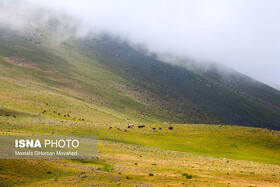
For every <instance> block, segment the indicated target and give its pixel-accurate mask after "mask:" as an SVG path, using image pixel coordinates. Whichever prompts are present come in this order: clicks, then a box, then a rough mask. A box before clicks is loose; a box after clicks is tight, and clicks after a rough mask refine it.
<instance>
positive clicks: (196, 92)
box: [0, 29, 280, 129]
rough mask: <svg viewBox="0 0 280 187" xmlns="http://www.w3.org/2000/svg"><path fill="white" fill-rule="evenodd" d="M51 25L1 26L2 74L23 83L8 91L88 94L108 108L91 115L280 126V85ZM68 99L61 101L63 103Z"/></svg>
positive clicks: (19, 105) (80, 98) (82, 98)
mask: <svg viewBox="0 0 280 187" xmlns="http://www.w3.org/2000/svg"><path fill="white" fill-rule="evenodd" d="M45 33H46V34H45V35H44V36H42V35H41V34H39V33H38V32H37V31H36V29H34V30H33V31H32V32H31V34H30V32H28V33H25V34H24V35H22V34H19V33H17V32H14V33H13V32H7V31H6V30H1V35H0V56H1V60H0V65H1V79H0V81H1V82H2V84H3V85H4V84H5V85H8V84H14V86H15V87H16V86H18V88H13V89H10V90H9V89H6V90H3V87H2V92H4V93H6V94H7V93H12V94H14V95H15V96H21V93H20V91H19V90H20V89H21V88H20V87H24V89H30V86H31V87H32V86H33V87H36V89H38V92H39V91H42V90H46V91H47V92H48V93H51V95H54V98H53V99H54V100H56V99H57V95H60V96H59V97H63V99H65V98H64V97H67V98H69V99H70V98H71V99H74V100H77V101H79V102H85V103H88V105H91V106H90V107H93V108H95V110H97V109H98V111H99V113H98V114H97V113H96V114H94V115H95V116H98V115H99V116H100V115H102V116H104V117H102V118H101V119H99V118H98V120H97V119H91V118H90V117H88V119H91V120H92V122H109V121H115V122H117V121H120V122H122V121H127V122H130V121H132V122H164V121H170V122H175V123H208V124H213V123H216V124H236V125H244V126H256V127H267V128H272V129H280V126H279V122H278V121H279V119H280V111H279V107H280V106H279V100H280V99H279V98H280V94H279V91H276V90H274V89H272V88H270V87H268V86H266V85H264V84H261V83H258V82H256V81H253V82H254V84H253V83H252V84H251V82H252V81H251V82H246V81H244V78H242V76H243V75H238V76H237V75H236V76H233V78H232V77H230V78H227V79H224V78H222V77H221V76H220V75H219V74H217V73H215V72H210V71H208V72H207V73H205V72H203V73H202V72H197V71H193V70H188V69H186V68H181V67H176V66H173V65H169V64H166V63H163V62H161V61H159V60H157V58H156V57H155V56H149V55H146V54H145V53H143V52H141V51H139V50H136V49H134V48H132V47H130V46H129V45H128V44H126V43H123V42H119V41H118V40H116V39H114V38H111V37H108V36H104V37H101V38H98V39H97V38H92V37H87V38H84V39H68V40H66V41H63V42H62V43H61V44H56V43H52V42H51V41H50V36H49V35H48V32H47V29H46V32H45ZM245 79H246V80H249V78H245ZM20 81H21V82H20ZM17 90H18V92H17ZM31 91H34V90H32V89H31V90H30V92H31ZM33 94H34V95H36V93H33ZM49 97H50V96H48V94H46V95H43V96H42V95H40V97H38V100H36V101H34V102H36V103H45V102H46V101H48V99H49ZM25 99H26V98H25ZM28 99H30V98H28ZM63 99H62V100H63ZM23 100H24V99H23ZM7 103H8V102H7V101H3V100H2V102H1V105H2V106H3V107H8V108H11V109H17V110H18V109H20V108H22V110H24V111H27V110H29V111H27V112H29V113H32V114H36V110H35V109H32V106H31V105H30V107H29V108H28V107H24V103H17V104H11V105H7ZM64 103H65V102H64ZM74 103H75V102H74ZM74 103H73V104H72V105H75V104H74ZM56 104H57V103H56ZM67 106H68V105H67V104H63V105H62V104H57V108H65V107H67ZM68 107H70V106H68ZM72 107H74V106H72ZM38 108H39V107H38ZM81 113H82V112H81ZM49 115H54V114H49ZM111 115H113V116H115V117H111ZM108 119H110V120H108Z"/></svg>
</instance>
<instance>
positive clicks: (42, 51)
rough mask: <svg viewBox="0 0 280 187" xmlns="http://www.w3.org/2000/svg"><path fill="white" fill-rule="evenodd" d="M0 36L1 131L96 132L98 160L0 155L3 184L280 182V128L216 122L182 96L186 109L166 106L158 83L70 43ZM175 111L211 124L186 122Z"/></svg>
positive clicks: (102, 184) (251, 183)
mask: <svg viewBox="0 0 280 187" xmlns="http://www.w3.org/2000/svg"><path fill="white" fill-rule="evenodd" d="M0 40H1V43H0V133H1V136H5V135H16V134H20V135H24V134H28V135H30V134H55V135H69V134H75V135H79V134H80V135H97V137H98V159H96V160H36V159H34V160H9V159H8V160H0V186H136V185H137V186H247V187H248V186H277V187H279V186H280V182H279V181H280V131H277V130H269V129H265V128H254V127H241V126H234V125H227V124H226V123H224V124H223V125H220V124H218V125H217V124H216V123H214V122H221V121H222V119H220V118H219V117H218V116H216V115H214V114H210V113H207V112H205V111H202V110H200V109H199V108H198V107H197V106H195V105H194V104H193V103H191V102H189V101H185V100H184V103H183V104H184V105H185V104H189V106H190V108H187V109H186V110H187V111H181V110H179V109H178V111H176V110H177V109H174V110H172V111H168V110H165V107H166V106H168V107H170V103H165V101H164V100H165V98H164V99H160V98H159V96H161V95H153V93H154V92H152V91H151V90H152V88H153V89H156V87H149V84H147V85H141V86H140V87H141V88H144V87H145V86H146V87H147V89H146V90H148V91H146V92H143V95H144V96H145V97H144V96H143V95H141V94H139V93H141V91H142V90H140V91H139V90H135V87H133V86H134V85H133V83H134V81H135V80H133V79H126V78H125V76H126V75H125V76H123V75H122V76H121V75H120V74H117V73H115V72H114V71H112V70H111V69H110V68H114V67H115V66H111V67H110V66H106V63H105V62H104V64H103V63H100V61H98V60H96V59H99V58H96V59H95V58H93V57H92V55H97V56H98V54H91V53H89V52H88V51H83V48H81V47H80V46H79V45H77V44H76V43H72V42H68V43H64V44H63V45H58V44H56V43H48V42H49V41H48V40H47V39H44V38H43V37H38V35H36V34H35V35H34V38H33V43H34V42H35V43H36V45H37V47H34V45H33V44H30V42H28V41H25V40H18V39H15V38H13V37H10V36H9V35H7V34H6V33H5V32H4V34H3V32H2V33H1V35H0ZM93 47H94V46H93ZM62 57H63V58H62ZM35 62H36V63H35ZM135 73H136V72H135ZM160 89H162V88H160ZM163 89H164V88H163ZM225 93H226V92H225ZM161 94H162V95H164V93H161ZM169 94H170V95H172V94H171V93H169ZM148 95H151V97H147V96H148ZM170 97H171V96H170ZM176 97H177V96H176ZM178 97H179V96H178ZM168 99H169V98H167V99H166V100H168ZM172 101H173V100H172ZM250 102H251V103H253V104H252V106H253V105H254V106H255V105H256V106H260V105H259V104H256V103H255V102H254V101H250ZM177 104H178V101H177V100H176V99H174V106H176V105H177ZM178 105H179V104H178ZM248 106H249V104H248ZM171 107H173V105H172V106H171ZM261 109H264V110H265V112H268V113H269V111H270V110H268V109H267V110H266V107H263V108H261ZM261 109H260V110H261ZM176 112H177V113H182V114H180V115H183V114H186V115H187V116H188V115H189V116H191V114H193V116H194V117H193V119H190V121H193V122H196V121H198V118H201V119H204V120H205V119H208V118H209V119H210V118H212V119H213V124H211V125H209V124H208V125H206V124H193V123H191V122H189V123H182V121H184V120H183V118H180V115H179V116H174V115H175V113H176ZM183 112H186V113H183ZM173 116H174V118H173ZM190 118H191V117H190ZM274 118H275V116H274ZM170 119H174V120H173V122H174V123H169V121H171V120H170ZM275 119H276V118H275ZM275 119H273V120H275ZM128 124H130V125H131V128H128ZM138 125H145V127H144V128H138ZM169 127H173V129H172V130H170V129H169Z"/></svg>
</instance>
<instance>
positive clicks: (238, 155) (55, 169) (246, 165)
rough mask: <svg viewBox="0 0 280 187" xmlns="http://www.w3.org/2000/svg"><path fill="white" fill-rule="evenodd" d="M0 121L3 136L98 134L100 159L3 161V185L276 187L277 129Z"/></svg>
mask: <svg viewBox="0 0 280 187" xmlns="http://www.w3.org/2000/svg"><path fill="white" fill-rule="evenodd" d="M2 110H3V109H2ZM9 112H10V113H13V112H14V113H15V111H9ZM17 114H18V113H17ZM88 120H90V119H88ZM0 123H1V135H8V134H50V133H53V134H95V135H97V136H98V138H99V143H98V150H99V153H98V159H97V160H82V161H73V160H0V177H1V178H0V183H1V184H2V185H3V186H10V185H12V186H13V185H16V186H17V185H32V186H51V185H57V186H66V185H67V186H77V185H78V186H87V185H96V186H117V185H119V186H134V185H140V186H141V185H143V186H145V185H148V186H168V185H176V186H193V185H196V186H207V185H208V186H209V185H212V186H279V180H280V163H279V161H280V160H279V158H280V139H279V135H280V132H279V131H272V130H266V129H257V128H248V127H237V126H226V125H223V126H220V125H190V124H144V125H145V128H142V129H139V128H138V127H137V125H136V124H135V125H134V128H132V129H131V128H130V129H128V128H127V124H126V123H103V124H100V123H92V122H86V121H83V122H75V121H73V120H67V119H63V120H62V121H61V119H56V118H51V117H47V116H41V117H40V118H39V117H32V116H29V115H28V114H24V113H22V115H21V116H20V117H17V118H13V117H3V116H1V117H0ZM35 126H36V128H35ZM170 126H172V127H173V130H169V129H168V127H170ZM109 127H112V129H110V130H109ZM153 128H155V130H154V129H153ZM160 128H161V130H160Z"/></svg>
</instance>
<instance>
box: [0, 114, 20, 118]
mask: <svg viewBox="0 0 280 187" xmlns="http://www.w3.org/2000/svg"><path fill="white" fill-rule="evenodd" d="M0 116H2V114H0ZM3 116H4V115H3ZM5 116H6V117H10V114H5ZM11 116H12V117H14V118H16V117H17V116H16V115H11Z"/></svg>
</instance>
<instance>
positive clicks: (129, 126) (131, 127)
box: [108, 124, 173, 132]
mask: <svg viewBox="0 0 280 187" xmlns="http://www.w3.org/2000/svg"><path fill="white" fill-rule="evenodd" d="M134 127H135V126H134V125H130V124H128V125H127V128H128V129H133V128H134ZM137 127H138V128H139V129H141V128H145V127H146V126H145V125H137ZM111 129H113V127H112V126H110V127H109V128H108V130H111ZM116 129H117V130H118V131H122V129H120V128H119V127H116ZM152 129H153V130H154V131H155V130H156V128H155V127H153V128H152ZM158 129H159V130H162V128H161V127H159V128H158ZM168 129H169V130H173V127H171V126H170V127H168ZM123 132H127V130H126V129H124V130H123Z"/></svg>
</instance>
